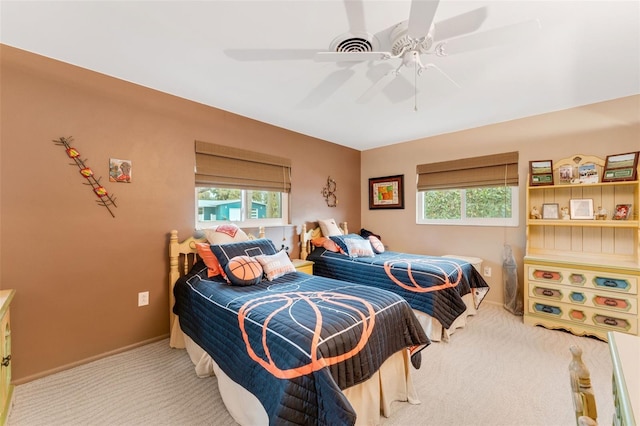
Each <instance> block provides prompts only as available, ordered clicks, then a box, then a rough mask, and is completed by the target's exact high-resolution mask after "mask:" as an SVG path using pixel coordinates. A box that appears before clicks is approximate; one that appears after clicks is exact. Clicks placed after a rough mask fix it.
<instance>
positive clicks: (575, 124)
mask: <svg viewBox="0 0 640 426" xmlns="http://www.w3.org/2000/svg"><path fill="white" fill-rule="evenodd" d="M639 121H640V96H632V97H627V98H621V99H618V100H613V101H608V102H603V103H598V104H593V105H589V106H585V107H582V108H574V109H570V110H565V111H560V112H554V113H549V114H544V115H539V116H535V117H530V118H525V119H520V120H514V121H509V122H506V123H500V124H496V125H491V126H486V127H481V128H477V129H471V130H467V131H462V132H456V133H450V134H446V135H441V136H436V137H431V138H426V139H421V140H416V141H411V142H406V143H401V144H396V145H392V146H388V147H383V148H378V149H372V150H368V151H364V152H363V153H362V173H361V183H362V191H361V202H362V204H361V206H362V226H363V227H364V228H367V229H370V230H372V231H374V232H376V233H379V234H381V236H382V237H383V241H384V243H385V244H387V245H389V247H390V249H392V250H395V251H407V252H413V253H423V254H433V255H442V254H459V255H466V256H476V257H480V258H482V259H484V265H486V266H490V267H491V268H492V277H491V278H486V279H487V281H488V282H489V284H490V285H491V291H490V292H489V295H488V296H487V300H488V301H493V302H496V303H503V294H504V293H503V281H502V253H503V245H504V243H505V242H506V243H508V244H510V245H511V246H512V248H513V252H514V255H515V256H516V261H517V262H518V273H519V282H520V285H522V283H523V281H522V276H523V273H522V271H523V269H522V259H523V256H524V252H525V227H524V224H525V214H526V212H525V211H524V210H525V190H526V179H527V173H528V167H529V161H532V160H549V159H550V160H559V159H561V158H567V157H570V156H573V155H575V154H585V155H587V154H591V155H596V156H599V157H602V158H605V157H606V156H607V155H609V154H619V153H626V152H631V151H638V150H640V124H639ZM516 150H517V151H519V153H520V155H519V163H520V167H519V175H520V226H519V227H517V228H501V227H479V226H474V227H471V226H442V225H441V226H433V225H417V224H416V185H415V176H416V165H417V164H422V163H430V162H438V161H446V160H455V159H458V158H466V157H474V156H480V155H487V154H492V153H500V152H508V151H516ZM398 174H404V176H405V209H404V210H387V211H380V210H369V209H368V189H367V188H368V179H369V178H371V177H378V176H389V175H398Z"/></svg>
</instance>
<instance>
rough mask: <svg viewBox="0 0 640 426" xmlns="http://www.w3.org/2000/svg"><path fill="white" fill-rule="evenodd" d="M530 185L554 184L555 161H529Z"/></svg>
mask: <svg viewBox="0 0 640 426" xmlns="http://www.w3.org/2000/svg"><path fill="white" fill-rule="evenodd" d="M529 185H531V186H539V185H553V161H552V160H539V161H529Z"/></svg>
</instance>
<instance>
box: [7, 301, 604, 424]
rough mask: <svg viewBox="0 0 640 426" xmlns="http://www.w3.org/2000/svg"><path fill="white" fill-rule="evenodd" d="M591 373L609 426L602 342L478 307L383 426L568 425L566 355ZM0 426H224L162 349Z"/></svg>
mask: <svg viewBox="0 0 640 426" xmlns="http://www.w3.org/2000/svg"><path fill="white" fill-rule="evenodd" d="M573 344H576V345H578V346H580V347H581V348H582V349H583V352H584V356H583V358H584V361H585V363H586V364H587V366H588V367H589V369H590V371H591V382H592V385H593V387H594V391H595V395H596V400H597V402H598V413H599V421H600V423H601V424H610V423H611V419H612V416H613V400H612V396H611V358H610V355H609V349H608V346H607V344H606V343H604V342H601V341H599V340H596V339H591V338H585V337H577V336H573V335H571V334H569V333H565V332H562V331H554V330H546V329H543V328H540V327H530V326H525V325H524V324H522V318H521V317H517V316H513V315H511V314H510V313H508V312H507V311H506V310H504V309H503V308H502V307H500V306H496V305H491V304H483V305H482V307H481V309H480V312H479V314H478V315H477V316H475V317H472V318H471V319H470V320H469V321H468V323H467V327H466V328H464V329H461V330H458V331H457V332H456V333H455V334H454V335H453V336H452V338H451V341H450V342H449V343H434V344H432V345H431V346H430V347H428V348H427V349H426V350H425V351H424V352H423V362H422V367H421V368H420V370H417V371H414V373H415V375H414V384H415V386H416V388H417V390H418V394H419V395H420V399H421V400H422V404H420V405H409V404H406V403H399V402H396V403H394V405H393V413H392V415H391V417H389V418H386V419H383V420H382V424H383V425H385V426H390V425H398V426H400V425H434V426H445V425H452V426H453V425H455V426H466V425H468V426H472V425H492V426H493V425H510V426H511V425H513V426H516V425H517V426H523V425H531V426H534V425H535V426H537V425H540V426H554V425H558V426H560V425H567V426H571V425H575V418H574V415H573V406H572V400H571V392H570V385H569V373H568V366H569V362H570V361H571V354H570V353H569V347H570V346H571V345H573ZM8 424H9V425H11V426H32V425H33V426H35V425H47V426H54V425H64V426H75V425H78V426H79V425H82V426H86V425H96V426H98V425H109V426H115V425H233V424H235V423H234V421H233V419H232V418H231V417H230V416H229V414H228V413H227V411H226V409H225V408H224V405H223V403H222V400H221V398H220V394H219V393H218V389H217V382H216V378H215V377H211V378H206V379H199V378H197V377H196V375H195V373H194V371H193V366H192V364H191V361H190V360H189V357H188V355H187V354H186V352H185V351H183V350H176V349H170V348H169V345H168V340H163V341H160V342H157V343H153V344H150V345H146V346H144V347H141V348H137V349H134V350H131V351H128V352H125V353H122V354H118V355H114V356H110V357H108V358H105V359H101V360H98V361H95V362H92V363H89V364H86V365H83V366H80V367H76V368H74V369H71V370H67V371H64V372H61V373H58V374H54V375H51V376H48V377H45V378H42V379H39V380H35V381H33V382H30V383H26V384H22V385H19V386H16V389H15V393H14V402H13V408H12V411H11V413H10V416H9V420H8Z"/></svg>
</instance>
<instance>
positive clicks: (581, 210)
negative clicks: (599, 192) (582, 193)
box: [569, 198, 593, 220]
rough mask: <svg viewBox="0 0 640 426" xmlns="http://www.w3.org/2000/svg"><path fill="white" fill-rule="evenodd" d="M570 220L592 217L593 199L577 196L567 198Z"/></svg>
mask: <svg viewBox="0 0 640 426" xmlns="http://www.w3.org/2000/svg"><path fill="white" fill-rule="evenodd" d="M569 216H570V217H571V220H583V219H593V199H591V198H579V199H572V200H569Z"/></svg>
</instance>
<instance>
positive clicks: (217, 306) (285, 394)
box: [174, 263, 429, 425]
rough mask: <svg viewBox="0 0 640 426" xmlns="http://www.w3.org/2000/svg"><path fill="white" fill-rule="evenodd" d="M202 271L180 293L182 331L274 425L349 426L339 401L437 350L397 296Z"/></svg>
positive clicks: (303, 280) (302, 278)
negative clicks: (402, 355) (391, 361)
mask: <svg viewBox="0 0 640 426" xmlns="http://www.w3.org/2000/svg"><path fill="white" fill-rule="evenodd" d="M206 270H207V268H206V266H205V265H204V264H202V263H198V264H196V266H194V268H193V269H192V270H191V272H190V273H189V274H187V275H186V276H185V277H183V278H181V279H180V280H178V282H177V283H176V286H175V287H174V293H175V297H176V304H175V306H174V312H175V313H176V314H177V315H178V316H179V318H180V326H181V328H182V330H183V331H184V332H185V333H186V334H187V335H188V336H190V337H191V338H192V339H193V340H194V341H195V342H196V343H197V344H198V345H200V346H201V347H202V348H203V349H204V350H206V351H207V352H208V353H209V354H210V355H211V357H212V358H213V359H214V361H215V362H216V363H217V364H218V365H219V366H220V368H222V369H223V370H224V371H225V373H226V374H227V375H228V376H229V377H230V378H231V379H232V380H234V381H235V382H236V383H239V384H240V385H242V386H243V387H245V388H246V389H247V390H249V391H250V392H251V393H253V394H254V395H255V396H256V397H257V398H258V399H259V400H260V402H261V403H262V405H263V406H264V408H265V410H266V412H267V413H268V415H269V420H270V423H271V424H282V423H285V422H286V423H292V424H325V425H338V424H340V425H345V424H346V425H349V424H353V423H354V422H355V413H354V411H353V408H352V407H351V405H350V404H349V402H348V400H347V399H346V397H345V396H344V394H343V393H342V392H341V389H346V388H348V387H350V386H353V385H355V384H358V383H361V382H364V381H365V380H367V379H368V378H370V377H371V376H372V375H373V374H374V373H375V372H376V371H377V370H378V369H379V367H380V366H381V365H382V363H383V362H384V361H385V360H386V359H387V358H388V357H390V356H391V355H393V354H394V353H396V352H398V351H399V350H402V349H403V348H413V350H414V353H415V356H419V355H420V354H419V351H420V350H421V349H422V348H424V347H425V346H426V345H427V344H428V343H429V340H428V338H427V337H426V335H425V334H424V331H423V330H422V327H421V326H420V324H419V322H418V320H417V319H416V317H415V315H414V313H413V311H412V310H411V307H410V306H409V305H408V303H407V302H406V301H405V300H403V299H402V298H401V297H399V296H398V295H396V294H394V293H391V292H388V291H384V290H376V289H371V288H369V287H365V286H361V285H358V284H353V283H345V282H342V281H337V280H331V279H327V278H323V277H316V276H313V275H308V274H303V273H299V272H293V273H289V274H286V275H284V276H282V277H280V278H277V279H275V280H273V281H267V280H263V281H262V282H260V283H259V284H256V285H252V286H229V285H227V284H226V282H224V281H223V280H222V279H219V280H216V279H215V278H213V279H212V278H207V272H206Z"/></svg>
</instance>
